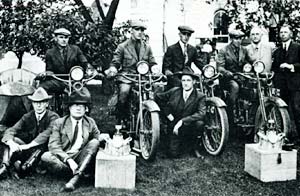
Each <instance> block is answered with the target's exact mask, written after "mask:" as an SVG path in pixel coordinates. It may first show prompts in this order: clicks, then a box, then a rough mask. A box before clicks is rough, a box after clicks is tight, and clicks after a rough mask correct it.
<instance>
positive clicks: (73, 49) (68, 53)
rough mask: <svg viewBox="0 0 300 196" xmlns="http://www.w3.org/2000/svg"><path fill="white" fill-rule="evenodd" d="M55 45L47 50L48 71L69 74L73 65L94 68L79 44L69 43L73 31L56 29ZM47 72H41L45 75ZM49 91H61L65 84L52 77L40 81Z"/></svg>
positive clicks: (85, 68) (49, 72)
mask: <svg viewBox="0 0 300 196" xmlns="http://www.w3.org/2000/svg"><path fill="white" fill-rule="evenodd" d="M53 37H54V41H55V45H54V46H53V48H51V49H49V50H47V52H46V60H45V61H46V73H48V74H51V73H54V74H68V73H69V72H70V70H71V68H72V67H74V66H81V67H82V68H83V69H84V70H87V68H92V67H91V65H90V64H89V63H88V61H87V59H86V57H85V56H84V55H83V53H82V51H81V50H80V48H79V47H78V46H75V45H71V44H69V39H70V37H71V32H70V31H69V30H67V29H65V28H59V29H56V30H55V31H54V33H53ZM46 73H41V75H45V74H46ZM40 86H41V87H43V88H44V89H45V90H46V91H47V92H48V93H49V92H50V93H61V92H63V90H64V88H65V84H64V83H63V82H60V81H58V80H55V79H52V78H46V79H45V80H42V81H41V82H40Z"/></svg>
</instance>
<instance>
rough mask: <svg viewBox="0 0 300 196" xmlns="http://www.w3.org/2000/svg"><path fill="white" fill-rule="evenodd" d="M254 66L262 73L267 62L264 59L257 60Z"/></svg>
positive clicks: (255, 69) (256, 70) (257, 71)
mask: <svg viewBox="0 0 300 196" xmlns="http://www.w3.org/2000/svg"><path fill="white" fill-rule="evenodd" d="M253 67H254V71H255V72H256V73H262V72H263V71H264V70H265V64H264V63H263V62H262V61H256V62H255V63H254V64H253Z"/></svg>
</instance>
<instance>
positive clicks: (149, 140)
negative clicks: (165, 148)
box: [117, 61, 164, 161]
mask: <svg viewBox="0 0 300 196" xmlns="http://www.w3.org/2000/svg"><path fill="white" fill-rule="evenodd" d="M158 72H159V70H158V69H156V66H152V68H151V71H150V69H149V65H148V63H147V62H145V61H140V62H138V63H137V73H120V74H117V77H123V78H125V79H127V80H129V81H132V82H133V85H132V89H131V92H130V95H129V116H128V119H126V120H125V121H123V125H122V127H124V128H122V130H121V132H122V133H125V134H127V135H129V136H130V137H131V138H132V139H133V140H132V144H133V145H131V146H133V148H132V149H133V150H134V151H136V152H138V153H140V154H141V157H142V158H143V159H144V160H146V161H150V160H153V159H154V158H155V155H156V152H157V148H158V144H159V140H160V117H159V111H160V108H159V106H158V104H157V103H156V102H155V101H154V84H155V83H157V82H159V81H161V80H162V79H163V78H164V75H159V74H158Z"/></svg>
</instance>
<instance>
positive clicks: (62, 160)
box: [42, 88, 109, 191]
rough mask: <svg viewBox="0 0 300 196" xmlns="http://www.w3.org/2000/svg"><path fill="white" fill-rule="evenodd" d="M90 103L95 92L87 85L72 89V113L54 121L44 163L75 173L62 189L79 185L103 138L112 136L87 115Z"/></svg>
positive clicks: (65, 171) (65, 172) (52, 169)
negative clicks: (101, 129) (89, 89)
mask: <svg viewBox="0 0 300 196" xmlns="http://www.w3.org/2000/svg"><path fill="white" fill-rule="evenodd" d="M90 103H91V94H90V93H89V91H88V89H87V88H82V89H81V90H80V91H73V92H72V93H71V95H70V96H69V100H68V105H69V111H70V114H69V115H66V116H64V117H62V118H59V119H57V120H56V121H54V124H53V126H52V134H51V136H50V139H49V144H48V147H49V151H48V152H45V153H44V154H43V155H42V161H43V162H42V163H43V164H42V165H43V166H45V167H46V168H48V171H50V172H53V173H54V174H55V173H63V174H68V173H69V174H71V175H72V178H71V179H70V180H69V182H68V183H66V184H65V186H64V187H63V188H62V191H73V190H74V189H75V187H76V184H77V183H78V181H79V179H80V178H81V177H82V175H83V172H85V171H86V169H87V168H89V167H90V164H91V160H92V159H93V158H94V157H95V155H96V153H97V151H98V147H99V143H100V141H102V140H105V139H108V138H109V135H108V134H103V133H102V134H100V131H99V129H98V127H97V125H96V122H95V120H94V119H92V118H91V117H88V116H87V115H85V113H86V111H87V109H88V108H87V107H88V105H89V104H90Z"/></svg>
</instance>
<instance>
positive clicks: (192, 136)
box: [155, 67, 205, 157]
mask: <svg viewBox="0 0 300 196" xmlns="http://www.w3.org/2000/svg"><path fill="white" fill-rule="evenodd" d="M175 75H176V76H177V77H179V78H180V80H181V87H174V88H172V89H170V90H168V91H166V92H163V93H157V94H156V96H155V100H156V101H157V103H159V105H160V107H161V108H162V111H163V114H164V115H165V116H166V117H167V120H168V122H167V129H168V130H167V134H168V142H169V143H168V151H169V155H170V156H171V157H178V156H179V155H180V154H181V153H182V152H181V151H180V150H182V146H183V145H184V143H185V144H187V143H188V144H190V145H189V146H191V147H192V148H193V149H192V150H194V152H195V155H196V156H197V157H200V156H201V155H200V154H199V152H198V150H197V144H196V141H197V136H198V135H199V134H201V133H200V132H199V130H201V129H202V127H203V124H204V117H205V96H204V94H202V93H201V92H199V91H197V89H195V88H194V84H195V83H196V80H197V79H198V76H197V75H195V74H194V73H193V71H192V69H191V68H189V67H186V68H184V69H183V71H180V72H177V73H175Z"/></svg>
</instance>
